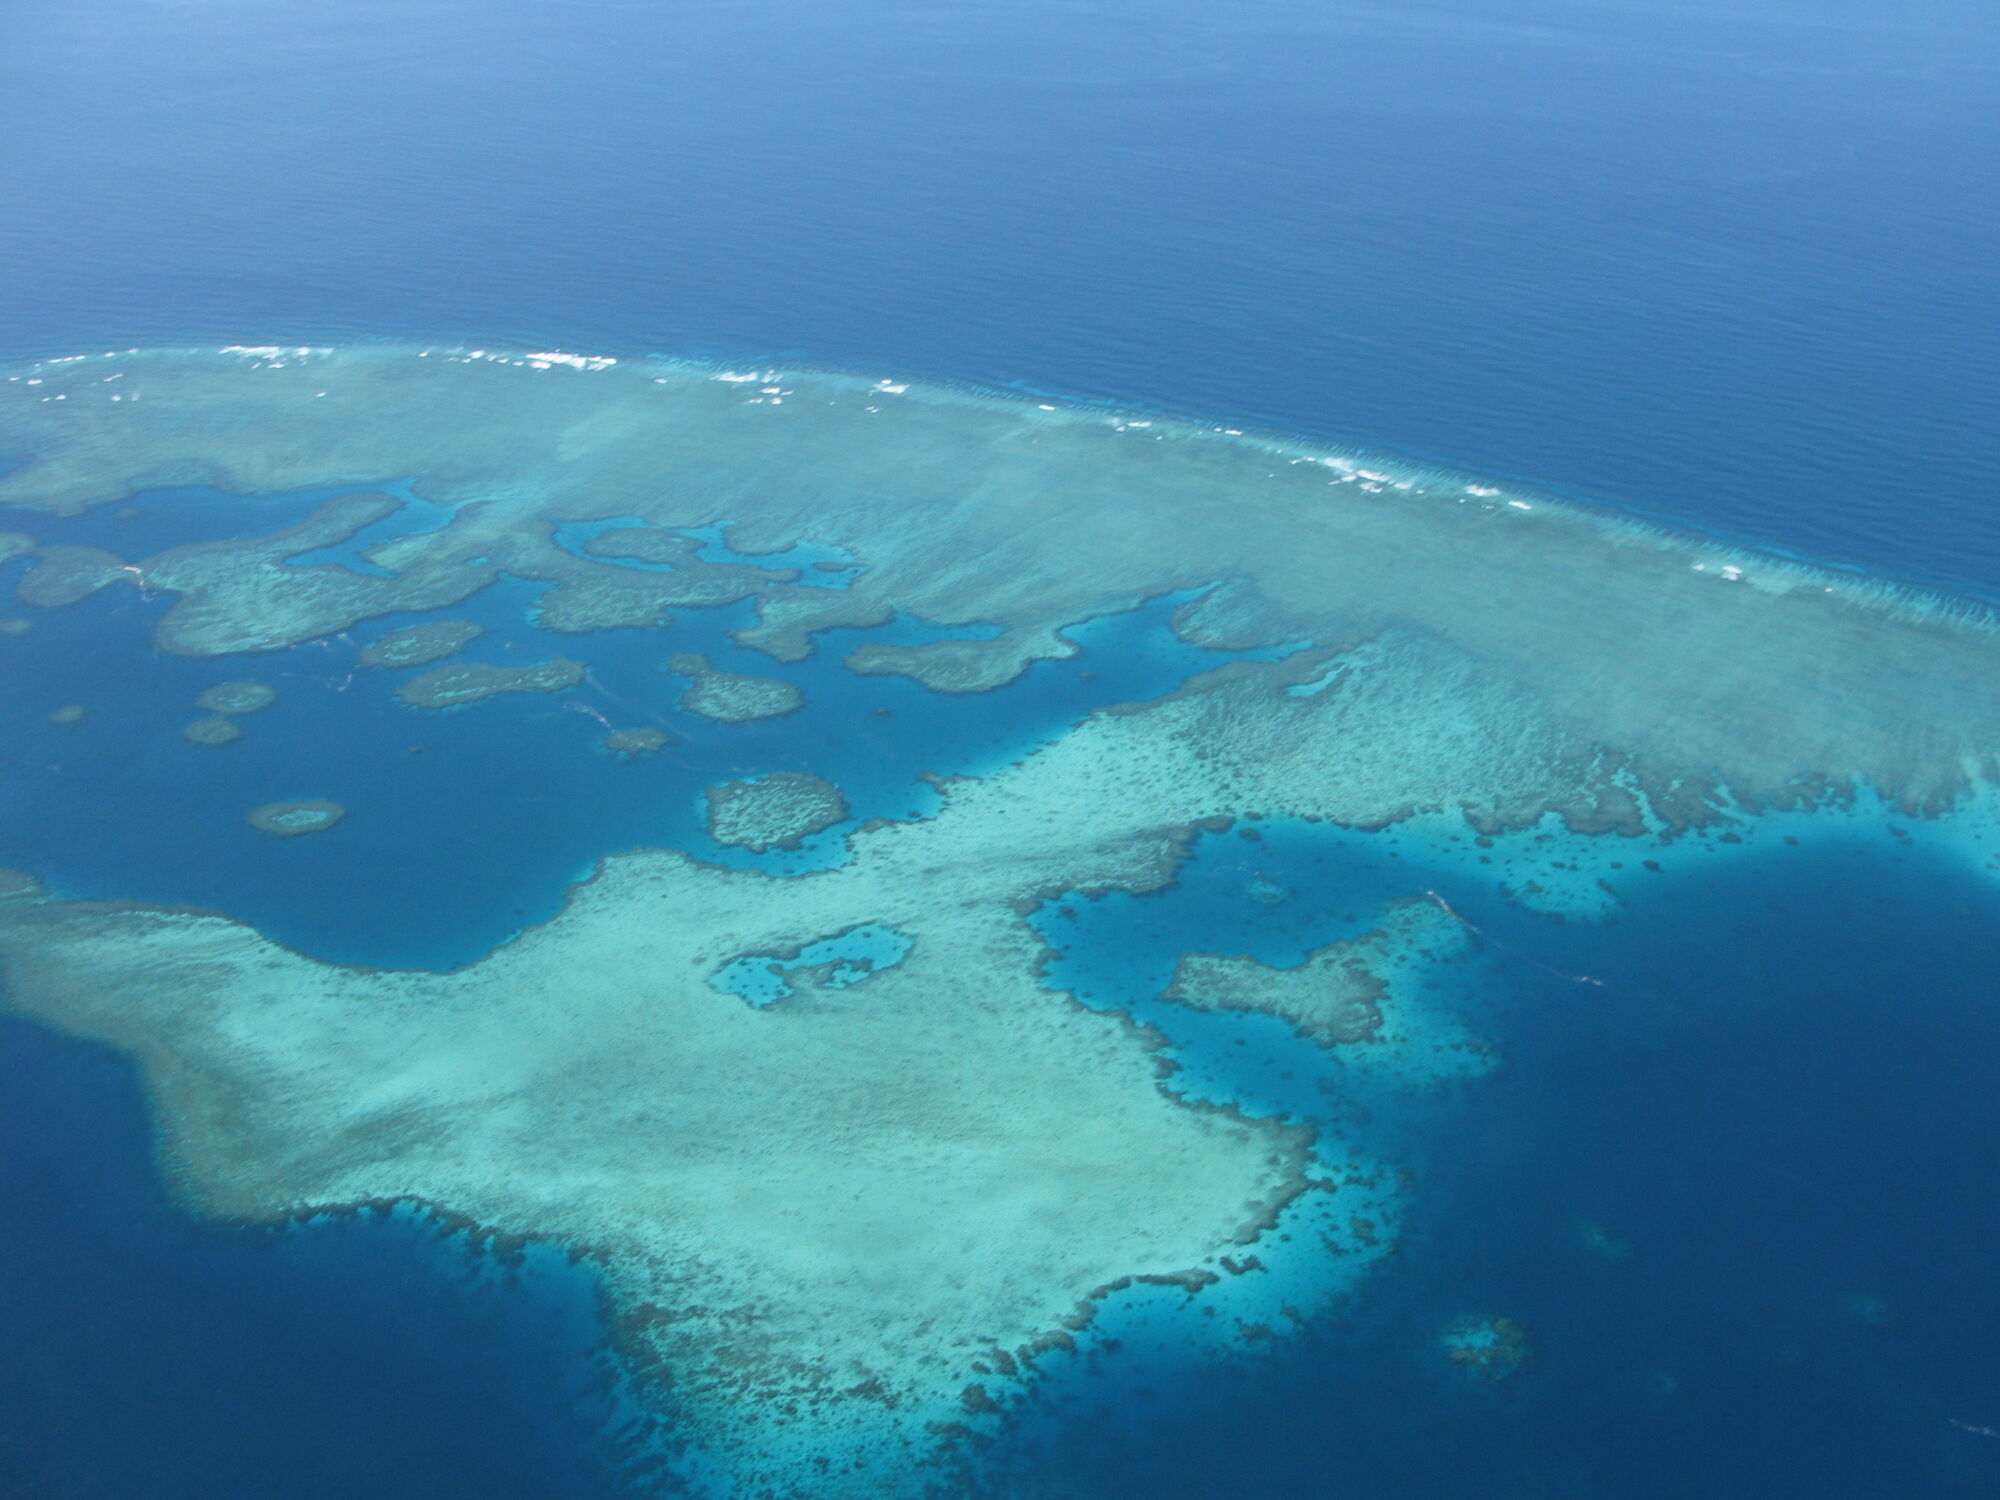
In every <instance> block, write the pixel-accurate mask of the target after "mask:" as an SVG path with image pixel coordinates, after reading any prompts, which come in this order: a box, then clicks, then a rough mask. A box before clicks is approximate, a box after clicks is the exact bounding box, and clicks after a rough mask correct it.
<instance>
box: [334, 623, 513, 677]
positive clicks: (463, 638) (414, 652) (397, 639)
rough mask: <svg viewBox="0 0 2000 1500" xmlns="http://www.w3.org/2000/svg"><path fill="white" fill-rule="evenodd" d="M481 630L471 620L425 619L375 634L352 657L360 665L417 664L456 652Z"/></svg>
mask: <svg viewBox="0 0 2000 1500" xmlns="http://www.w3.org/2000/svg"><path fill="white" fill-rule="evenodd" d="M485 633H486V627H485V626H484V625H481V624H478V623H477V622H475V621H472V620H425V621H424V622H423V623H422V624H421V625H405V626H404V627H403V628H402V629H401V630H392V631H390V632H388V633H387V634H386V635H383V636H379V637H377V638H376V639H375V640H373V641H370V642H369V643H368V644H367V645H366V646H363V647H362V648H361V652H360V654H359V655H358V656H356V657H355V658H354V660H355V664H356V665H357V666H363V667H421V666H424V665H426V664H428V663H430V662H434V661H441V660H443V659H444V658H445V657H447V656H456V655H457V654H458V653H459V652H461V651H463V650H464V649H465V648H466V647H467V646H469V645H471V644H472V642H473V641H475V640H477V639H478V638H479V637H480V636H482V635H484V634H485Z"/></svg>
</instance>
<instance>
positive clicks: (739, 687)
mask: <svg viewBox="0 0 2000 1500" xmlns="http://www.w3.org/2000/svg"><path fill="white" fill-rule="evenodd" d="M667 670H668V671H669V672H677V673H679V674H680V675H681V676H683V677H686V678H688V679H689V681H688V687H687V691H686V692H685V693H682V694H681V707H682V708H684V709H686V710H687V711H688V712H689V713H691V714H700V715H701V716H702V717H703V718H705V719H715V720H718V721H719V722H721V723H724V724H745V723H748V722H749V721H750V720H752V719H775V718H777V717H778V715H780V714H788V713H791V712H792V711H793V710H795V709H797V708H799V707H800V706H801V705H803V704H804V702H805V696H804V695H803V694H802V693H800V692H799V690H798V689H797V688H796V687H794V686H793V685H792V684H791V683H789V682H786V681H785V680H784V679H782V678H778V677H752V676H749V675H747V674H745V673H742V672H723V671H719V670H717V669H716V668H714V667H712V666H710V665H709V663H708V658H707V657H705V656H703V655H701V654H700V653H698V652H694V651H682V652H678V653H676V654H675V655H674V656H673V657H672V658H670V659H669V660H668V662H667Z"/></svg>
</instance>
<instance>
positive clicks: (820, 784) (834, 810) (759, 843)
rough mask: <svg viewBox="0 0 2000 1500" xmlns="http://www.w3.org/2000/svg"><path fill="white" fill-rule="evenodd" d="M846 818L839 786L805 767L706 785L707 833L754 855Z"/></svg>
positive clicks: (791, 845) (793, 842)
mask: <svg viewBox="0 0 2000 1500" xmlns="http://www.w3.org/2000/svg"><path fill="white" fill-rule="evenodd" d="M846 816H847V799H846V798H844V797H842V796H841V794H840V788H839V787H837V786H835V785H834V784H833V783H832V782H830V781H828V780H826V779H825V778H824V777H820V776H814V775H812V774H811V773H809V772H805V771H773V772H772V773H771V774H770V775H768V776H759V777H756V778H755V779H753V780H750V781H731V782H725V783H724V784H723V785H721V786H712V787H710V788H709V789H708V836H709V837H710V838H712V839H714V840H715V841H716V842H717V843H718V844H736V845H738V846H740V847H742V848H745V849H749V850H752V851H753V852H755V853H758V854H762V853H763V852H764V851H765V850H766V849H774V848H784V849H790V848H795V847H797V845H798V843H799V841H800V840H801V839H805V838H810V837H811V836H812V835H813V834H815V833H819V832H821V831H822V830H824V829H828V828H831V827H833V825H834V824H836V823H838V822H840V821H841V820H842V819H844V818H845V817H846Z"/></svg>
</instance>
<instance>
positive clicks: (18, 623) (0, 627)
mask: <svg viewBox="0 0 2000 1500" xmlns="http://www.w3.org/2000/svg"><path fill="white" fill-rule="evenodd" d="M34 628H35V622H34V621H33V620H24V619H22V618H21V617H20V616H19V615H8V616H6V617H5V618H0V636H9V635H26V634H27V633H28V632H29V631H30V630H33V629H34Z"/></svg>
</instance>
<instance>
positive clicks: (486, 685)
mask: <svg viewBox="0 0 2000 1500" xmlns="http://www.w3.org/2000/svg"><path fill="white" fill-rule="evenodd" d="M583 673H584V666H583V663H582V662H580V661H572V660H570V659H569V658H568V657H566V656H558V657H556V658H555V659H554V660H552V661H538V662H530V663H528V664H527V665H526V666H520V667H499V666H494V665H492V664H491V663H490V662H483V661H469V662H452V663H451V664H450V665H448V666H442V667H433V668H432V669H431V670H430V671H428V672H423V673H419V674H418V675H417V676H415V677H412V678H411V679H410V680H409V681H408V682H406V683H404V684H402V686H400V687H398V688H397V689H396V696H397V697H398V698H400V699H402V700H403V701H404V702H405V703H407V704H409V705H410V706H411V707H412V708H458V707H460V706H462V705H464V704H467V703H477V702H478V701H479V700H480V699H482V698H491V697H493V696H495V695H496V694H499V693H559V692H561V691H563V689H565V688H572V687H575V686H576V685H577V684H578V683H579V682H581V681H583Z"/></svg>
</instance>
